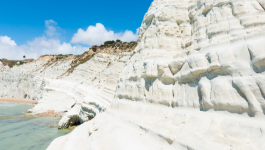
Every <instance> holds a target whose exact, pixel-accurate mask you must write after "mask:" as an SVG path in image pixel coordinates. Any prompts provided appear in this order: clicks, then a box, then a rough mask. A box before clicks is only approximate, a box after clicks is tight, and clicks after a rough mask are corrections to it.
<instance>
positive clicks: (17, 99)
mask: <svg viewBox="0 0 265 150" xmlns="http://www.w3.org/2000/svg"><path fill="white" fill-rule="evenodd" d="M0 102H10V103H32V104H35V103H37V101H33V100H29V99H20V98H0Z"/></svg>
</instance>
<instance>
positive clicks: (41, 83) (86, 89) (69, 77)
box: [0, 51, 132, 128]
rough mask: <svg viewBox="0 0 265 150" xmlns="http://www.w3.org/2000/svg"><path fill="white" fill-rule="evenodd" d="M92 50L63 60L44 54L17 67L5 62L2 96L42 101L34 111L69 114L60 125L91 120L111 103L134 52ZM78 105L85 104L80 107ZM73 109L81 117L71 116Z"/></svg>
mask: <svg viewBox="0 0 265 150" xmlns="http://www.w3.org/2000/svg"><path fill="white" fill-rule="evenodd" d="M90 53H91V52H89V51H88V52H86V53H84V54H83V55H81V56H78V58H76V57H77V56H69V57H67V58H63V59H56V56H43V57H40V58H39V59H37V60H35V61H33V62H31V63H27V64H23V65H20V66H14V67H13V68H9V67H8V66H3V65H2V63H1V64H0V71H1V72H0V83H1V84H0V97H15V98H27V99H32V100H36V101H38V104H37V105H36V106H35V107H34V108H33V109H31V110H29V112H31V113H33V114H41V113H45V112H54V113H66V114H65V116H64V117H63V119H62V120H61V122H60V124H59V126H58V127H59V128H67V127H68V126H69V125H75V124H80V123H83V122H85V121H88V120H89V119H92V118H93V117H94V116H95V115H96V114H97V113H101V112H104V111H105V110H106V108H108V107H109V106H110V103H111V101H112V98H113V97H114V92H115V88H116V83H117V79H118V77H119V73H120V72H121V69H122V68H123V67H124V65H125V62H126V61H127V60H128V59H129V58H130V57H131V55H132V54H131V53H130V52H125V53H109V54H106V53H94V52H92V53H93V54H91V55H90ZM82 57H84V59H81V58H82ZM57 58H58V57H57ZM86 58H90V59H89V60H87V59H86ZM76 63H77V64H78V65H76ZM74 106H75V107H74ZM77 106H82V107H80V109H78V110H77V109H76V107H77ZM81 108H82V109H81ZM76 110H77V111H78V112H75V111H76ZM71 112H75V114H77V116H74V117H72V116H73V115H70V116H71V117H69V115H68V114H69V113H71ZM65 118H68V119H65ZM76 118H77V119H76Z"/></svg>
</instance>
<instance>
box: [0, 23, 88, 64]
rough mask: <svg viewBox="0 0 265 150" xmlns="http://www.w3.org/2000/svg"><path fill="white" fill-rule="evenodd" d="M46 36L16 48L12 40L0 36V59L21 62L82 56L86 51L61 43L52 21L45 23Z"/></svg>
mask: <svg viewBox="0 0 265 150" xmlns="http://www.w3.org/2000/svg"><path fill="white" fill-rule="evenodd" d="M45 26H46V30H45V33H46V36H42V37H37V38H35V39H34V40H33V41H28V42H27V44H25V45H20V46H18V45H17V44H16V42H15V41H14V40H11V38H10V37H8V36H1V35H0V57H2V58H6V59H11V60H22V59H23V56H24V55H26V57H27V58H38V57H39V56H40V55H45V54H82V53H83V52H84V51H86V50H88V48H86V47H82V46H72V45H71V44H70V43H66V42H61V41H60V40H59V39H58V38H57V36H59V35H60V34H59V32H58V31H57V29H59V27H58V25H57V23H56V22H55V21H53V20H47V21H45Z"/></svg>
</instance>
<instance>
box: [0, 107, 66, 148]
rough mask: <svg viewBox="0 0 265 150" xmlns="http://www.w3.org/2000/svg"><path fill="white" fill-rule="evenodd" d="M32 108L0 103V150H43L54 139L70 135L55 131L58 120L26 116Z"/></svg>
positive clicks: (64, 131)
mask: <svg viewBox="0 0 265 150" xmlns="http://www.w3.org/2000/svg"><path fill="white" fill-rule="evenodd" d="M32 107H33V105H32V104H18V103H7V102H0V150H45V149H46V148H47V147H48V146H49V144H50V143H51V142H52V141H53V140H54V139H55V138H57V137H59V136H63V135H65V134H68V133H70V130H58V129H57V123H58V122H59V120H60V118H55V117H36V116H32V115H30V114H26V112H27V110H28V109H30V108H32Z"/></svg>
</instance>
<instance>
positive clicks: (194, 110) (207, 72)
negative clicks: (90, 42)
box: [48, 0, 265, 150]
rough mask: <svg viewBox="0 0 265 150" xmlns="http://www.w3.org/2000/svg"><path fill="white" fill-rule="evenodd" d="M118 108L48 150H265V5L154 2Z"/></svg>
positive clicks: (222, 0)
mask: <svg viewBox="0 0 265 150" xmlns="http://www.w3.org/2000/svg"><path fill="white" fill-rule="evenodd" d="M138 42H139V43H138V46H137V47H136V49H135V51H134V55H133V56H132V57H131V59H130V60H129V61H128V62H127V64H126V66H125V68H124V69H123V70H122V72H121V73H120V78H119V81H118V84H117V88H116V93H115V98H114V100H113V101H112V104H111V108H109V109H107V110H106V112H105V113H101V114H100V115H97V116H96V117H95V118H94V119H93V120H91V121H89V122H86V123H84V124H83V125H81V126H79V127H78V128H76V129H75V130H74V131H73V132H72V133H70V134H68V135H66V136H63V137H60V138H58V139H56V140H55V141H53V142H52V143H51V145H50V146H49V148H48V150H73V149H78V150H114V149H115V150H147V149H148V150H149V149H150V150H161V149H165V150H191V149H192V150H193V149H194V150H213V149H214V150H239V149H240V150H250V149H251V150H264V149H265V143H264V141H265V117H264V113H265V96H264V95H265V76H264V71H265V12H264V1H263V0H154V2H153V3H152V5H151V7H150V8H149V10H148V12H147V13H146V14H145V16H144V20H143V22H142V25H141V27H140V29H139V39H138Z"/></svg>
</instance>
